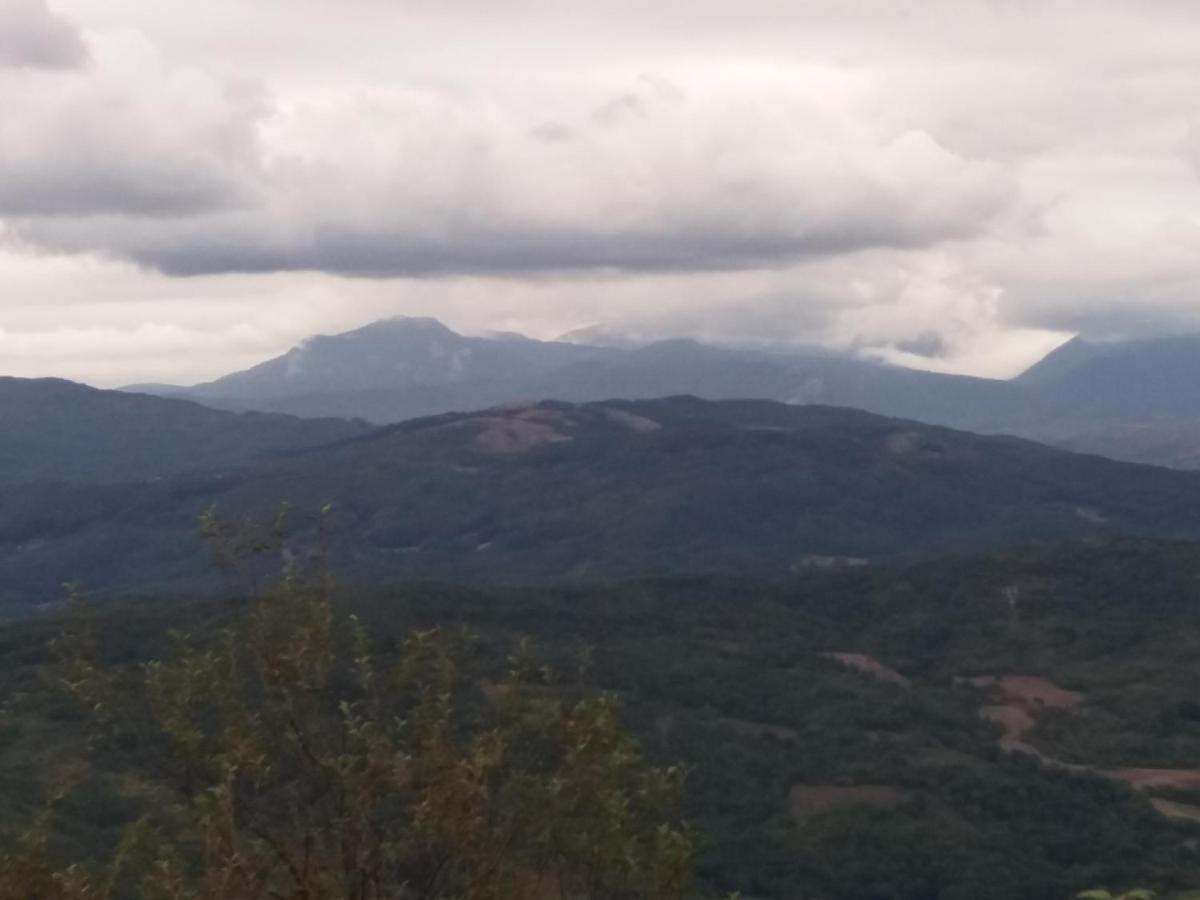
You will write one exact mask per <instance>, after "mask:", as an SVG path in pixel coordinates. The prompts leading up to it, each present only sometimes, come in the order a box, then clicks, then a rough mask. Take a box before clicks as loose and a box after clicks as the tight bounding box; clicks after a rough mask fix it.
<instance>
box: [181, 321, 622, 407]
mask: <svg viewBox="0 0 1200 900" xmlns="http://www.w3.org/2000/svg"><path fill="white" fill-rule="evenodd" d="M602 352H603V351H601V350H599V349H598V348H592V347H583V346H578V345H575V344H567V343H557V342H546V341H535V340H530V339H528V338H522V337H521V336H519V335H499V336H493V337H483V338H474V337H466V336H464V335H461V334H457V333H456V332H454V331H451V330H450V329H449V328H447V327H446V326H445V325H443V324H442V323H441V322H438V321H436V320H434V319H419V318H403V317H401V318H395V319H386V320H384V321H381V322H376V323H374V324H372V325H368V326H366V327H365V328H359V329H357V330H355V331H350V332H347V333H345V334H339V335H322V336H318V337H313V338H310V339H309V340H307V341H305V342H304V343H303V344H301V345H300V346H298V347H295V348H294V349H292V350H290V351H288V352H287V353H286V354H284V355H283V356H280V357H277V358H276V359H272V360H269V361H267V362H265V363H262V364H261V365H258V366H255V367H254V368H252V369H248V370H247V371H245V372H237V373H235V374H232V375H228V376H226V377H224V378H220V379H218V380H216V381H213V382H209V383H207V384H202V385H197V386H196V387H194V388H192V389H190V390H188V391H187V396H190V397H192V398H193V399H196V400H199V401H201V402H204V403H209V404H211V405H214V406H218V407H228V408H233V409H264V410H270V411H273V412H286V413H293V414H297V415H337V416H343V417H350V418H356V417H362V418H367V419H371V420H373V421H376V422H380V423H384V422H395V421H400V420H403V419H409V418H414V417H416V416H422V415H431V414H434V413H439V412H446V411H448V410H454V409H477V408H480V407H484V406H489V405H492V404H495V403H501V402H504V401H507V400H512V399H515V396H514V391H515V390H517V389H518V388H517V386H518V385H521V386H523V385H527V384H534V383H537V382H538V381H539V380H540V379H543V378H547V377H548V376H549V375H550V373H552V372H553V371H554V370H556V369H558V368H560V367H562V366H565V365H568V364H570V363H572V362H576V361H581V360H585V359H590V358H592V357H593V356H596V355H597V354H599V353H602ZM521 396H524V395H521Z"/></svg>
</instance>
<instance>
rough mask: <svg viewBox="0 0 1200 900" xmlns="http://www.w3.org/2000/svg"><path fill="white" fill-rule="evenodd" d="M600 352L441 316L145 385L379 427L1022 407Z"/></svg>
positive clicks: (794, 357)
mask: <svg viewBox="0 0 1200 900" xmlns="http://www.w3.org/2000/svg"><path fill="white" fill-rule="evenodd" d="M588 336H590V337H592V338H594V339H595V340H596V341H597V344H595V345H590V344H581V343H577V342H576V343H571V342H567V341H537V340H532V339H528V338H525V339H518V338H519V337H520V336H514V335H500V336H493V337H486V338H472V337H466V336H463V335H460V334H457V333H455V332H454V331H451V330H450V329H449V328H447V327H446V326H444V325H442V324H441V323H440V322H437V321H436V320H433V319H414V318H396V319H388V320H385V321H382V322H376V323H374V324H372V325H368V326H366V327H364V328H360V329H358V330H356V331H351V332H348V333H346V334H340V335H333V336H321V337H315V338H311V339H309V340H308V341H305V342H304V343H303V344H301V345H300V346H298V347H296V348H294V349H293V350H291V351H289V352H288V353H286V354H284V355H283V356H280V357H277V358H276V359H272V360H269V361H267V362H265V363H263V364H261V365H259V366H256V367H254V368H252V369H249V370H247V371H245V372H238V373H235V374H232V375H228V376H226V377H224V378H221V379H218V380H216V381H213V382H209V383H207V384H202V385H197V386H196V387H193V388H179V387H164V386H145V385H144V386H141V387H143V388H146V389H150V390H154V391H156V392H162V393H169V394H171V395H175V396H178V395H180V393H181V392H182V395H184V396H188V397H190V398H192V399H195V400H198V401H200V402H203V403H206V404H209V405H212V406H216V407H224V408H231V409H260V410H269V411H274V412H287V413H292V414H297V415H325V416H343V417H361V418H365V419H369V420H371V421H374V422H378V423H381V424H383V423H389V422H397V421H403V420H405V419H409V418H415V417H418V416H423V415H433V414H437V413H442V412H450V411H470V410H477V409H485V408H487V407H489V406H494V405H496V404H500V403H507V402H516V401H524V400H540V399H560V400H568V401H574V402H586V401H592V400H607V399H613V398H624V399H649V398H653V397H663V396H671V395H675V394H692V395H695V396H699V397H704V398H707V399H714V400H720V399H738V398H762V399H769V400H781V401H784V402H790V403H827V404H834V405H839V406H853V407H857V408H861V409H866V410H870V411H875V412H881V413H886V414H890V415H901V416H909V417H913V418H919V419H924V420H927V421H935V422H945V423H952V424H955V425H970V424H973V423H975V422H985V421H990V419H989V416H990V417H991V418H995V417H996V416H998V415H1000V414H1001V413H1002V411H1003V410H1004V409H1006V408H1007V407H1008V405H1009V404H1010V403H1011V401H1010V394H1011V393H1012V391H1010V390H1009V386H1008V385H1006V384H1005V383H1004V382H998V381H990V380H987V379H980V378H967V377H962V376H947V375H935V374H932V373H928V372H920V371H915V370H911V369H903V368H899V367H894V366H884V365H880V364H877V363H873V362H870V361H866V360H860V359H857V358H854V357H852V356H848V355H846V354H840V353H835V352H831V351H822V350H818V349H813V348H802V349H798V350H795V351H785V350H780V349H771V350H759V349H735V348H721V347H713V346H708V345H704V344H700V343H697V342H695V341H687V340H674V341H660V342H657V343H653V344H644V345H639V344H637V343H635V342H631V341H621V340H617V339H615V338H613V339H611V340H606V339H605V338H603V336H602V334H601V332H600V331H599V330H596V329H585V330H584V331H583V332H579V333H576V334H573V335H568V336H566V337H569V338H571V339H572V340H578V339H580V338H584V337H588Z"/></svg>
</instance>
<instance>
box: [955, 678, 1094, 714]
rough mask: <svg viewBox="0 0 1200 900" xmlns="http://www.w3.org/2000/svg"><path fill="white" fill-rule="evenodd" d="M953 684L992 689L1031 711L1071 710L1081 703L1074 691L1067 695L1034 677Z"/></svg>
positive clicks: (977, 679) (1052, 683)
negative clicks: (1039, 709) (1038, 709)
mask: <svg viewBox="0 0 1200 900" xmlns="http://www.w3.org/2000/svg"><path fill="white" fill-rule="evenodd" d="M957 680H958V681H959V682H960V683H965V684H969V685H971V686H972V687H977V688H981V689H988V688H994V689H995V690H996V691H997V692H998V693H999V694H1000V695H1001V696H1002V697H1004V699H1006V700H1009V701H1011V702H1013V703H1016V704H1019V705H1021V706H1024V707H1027V708H1032V709H1037V708H1038V707H1046V708H1049V709H1072V708H1074V707H1076V706H1078V705H1079V704H1080V703H1082V702H1083V701H1084V699H1085V697H1084V695H1083V694H1081V693H1079V692H1078V691H1068V690H1067V689H1066V688H1061V687H1059V686H1058V685H1057V684H1055V683H1054V682H1053V681H1051V680H1050V679H1048V678H1041V677H1039V676H1037V675H1001V676H999V677H997V676H995V675H977V676H975V677H974V678H961V679H957Z"/></svg>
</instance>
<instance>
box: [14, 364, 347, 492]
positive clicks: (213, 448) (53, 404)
mask: <svg viewBox="0 0 1200 900" xmlns="http://www.w3.org/2000/svg"><path fill="white" fill-rule="evenodd" d="M0 423H3V429H4V434H3V439H0V485H5V486H6V489H7V486H11V485H14V484H18V483H22V482H28V481H38V480H41V481H80V482H119V481H150V480H154V479H161V478H165V477H167V476H171V475H178V474H180V473H183V472H195V471H204V470H211V469H214V468H225V467H229V466H240V465H245V464H246V463H249V462H252V461H254V460H255V459H258V458H260V457H262V456H264V455H267V454H270V453H278V452H282V451H290V450H295V449H299V448H302V447H312V446H315V445H317V444H328V443H331V442H333V441H337V440H342V439H344V438H348V437H352V436H354V435H357V434H362V433H363V432H364V431H365V430H366V428H367V426H366V425H365V424H364V423H362V422H348V421H342V420H338V419H297V418H294V417H292V416H284V415H273V414H264V413H246V414H238V413H230V412H223V411H219V410H215V409H209V408H207V407H205V406H201V405H200V404H198V403H193V402H191V401H187V400H178V399H164V398H162V397H154V396H150V395H148V394H132V393H124V392H121V391H101V390H96V389H94V388H90V387H86V386H84V385H82V384H75V383H73V382H70V381H63V380H61V379H56V378H41V379H23V378H5V377H0Z"/></svg>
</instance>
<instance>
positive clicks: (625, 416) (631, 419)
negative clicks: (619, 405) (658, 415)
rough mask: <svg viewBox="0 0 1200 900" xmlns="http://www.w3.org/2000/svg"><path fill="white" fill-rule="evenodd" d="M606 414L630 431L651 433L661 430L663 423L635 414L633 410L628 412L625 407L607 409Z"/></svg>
mask: <svg viewBox="0 0 1200 900" xmlns="http://www.w3.org/2000/svg"><path fill="white" fill-rule="evenodd" d="M604 414H605V415H606V416H608V418H609V420H610V421H612V422H616V423H617V424H618V425H622V426H624V427H625V428H628V429H629V430H630V431H636V432H638V433H639V434H649V433H651V432H654V431H661V430H662V425H660V424H658V422H655V421H654V420H653V419H647V418H646V417H645V416H638V415H634V414H633V413H631V412H626V411H625V410H623V409H606V410H605V411H604Z"/></svg>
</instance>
